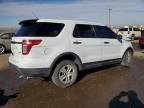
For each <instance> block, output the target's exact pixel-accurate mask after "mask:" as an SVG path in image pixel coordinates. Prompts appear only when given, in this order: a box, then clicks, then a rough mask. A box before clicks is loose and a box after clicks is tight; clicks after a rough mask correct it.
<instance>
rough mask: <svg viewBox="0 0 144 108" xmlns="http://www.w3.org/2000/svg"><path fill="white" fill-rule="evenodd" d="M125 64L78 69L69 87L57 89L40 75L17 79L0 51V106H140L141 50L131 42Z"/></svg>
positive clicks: (142, 86) (143, 92) (143, 61)
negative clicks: (129, 58) (130, 54)
mask: <svg viewBox="0 0 144 108" xmlns="http://www.w3.org/2000/svg"><path fill="white" fill-rule="evenodd" d="M134 46H135V53H134V56H133V60H132V63H131V66H130V67H129V68H125V67H121V66H107V67H101V68H97V69H93V70H87V71H84V72H81V74H80V77H79V81H78V82H77V83H76V84H75V85H74V86H72V87H70V88H66V89H61V88H58V87H56V86H55V85H54V84H53V83H52V82H51V81H45V80H43V79H42V78H35V79H29V80H26V79H19V78H18V75H17V74H16V73H15V72H13V71H11V70H10V69H9V67H8V63H7V61H8V56H9V54H4V55H0V107H2V108H130V107H129V105H130V106H131V108H144V105H143V104H142V103H144V84H143V82H144V53H141V52H140V50H139V48H138V46H137V43H134Z"/></svg>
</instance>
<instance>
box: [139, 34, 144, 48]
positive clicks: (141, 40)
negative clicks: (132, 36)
mask: <svg viewBox="0 0 144 108" xmlns="http://www.w3.org/2000/svg"><path fill="white" fill-rule="evenodd" d="M139 45H140V48H141V49H144V35H142V36H141V37H140V38H139Z"/></svg>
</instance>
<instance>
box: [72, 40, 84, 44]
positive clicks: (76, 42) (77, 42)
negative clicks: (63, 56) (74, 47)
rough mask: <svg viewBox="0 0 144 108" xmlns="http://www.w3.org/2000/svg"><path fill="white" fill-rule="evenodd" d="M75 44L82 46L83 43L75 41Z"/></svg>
mask: <svg viewBox="0 0 144 108" xmlns="http://www.w3.org/2000/svg"><path fill="white" fill-rule="evenodd" d="M73 43H74V44H82V42H79V41H75V42H73Z"/></svg>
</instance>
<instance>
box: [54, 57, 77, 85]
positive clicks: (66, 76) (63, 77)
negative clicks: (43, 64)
mask: <svg viewBox="0 0 144 108" xmlns="http://www.w3.org/2000/svg"><path fill="white" fill-rule="evenodd" d="M68 68H69V69H68ZM77 77H78V67H77V65H76V64H75V63H74V62H73V61H70V60H64V61H62V62H60V63H59V64H58V65H57V66H56V68H55V70H54V73H53V75H52V81H53V83H54V84H55V85H57V86H58V87H61V88H66V87H69V86H71V85H73V84H74V83H75V81H76V80H77Z"/></svg>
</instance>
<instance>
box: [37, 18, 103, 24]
mask: <svg viewBox="0 0 144 108" xmlns="http://www.w3.org/2000/svg"><path fill="white" fill-rule="evenodd" d="M37 22H56V23H73V24H91V25H102V26H105V25H104V24H101V23H96V22H89V21H83V20H82V21H79V20H64V19H38V20H37Z"/></svg>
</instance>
